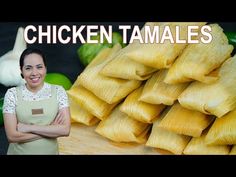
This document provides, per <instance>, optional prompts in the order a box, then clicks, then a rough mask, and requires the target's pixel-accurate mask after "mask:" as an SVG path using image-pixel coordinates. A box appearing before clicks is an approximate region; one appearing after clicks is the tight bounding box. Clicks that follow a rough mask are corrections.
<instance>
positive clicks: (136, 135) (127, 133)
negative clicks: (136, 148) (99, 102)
mask: <svg viewBox="0 0 236 177" xmlns="http://www.w3.org/2000/svg"><path fill="white" fill-rule="evenodd" d="M119 107H120V106H117V107H116V108H115V109H114V110H113V111H112V113H111V114H110V115H109V116H108V117H107V118H106V119H105V120H103V121H101V122H100V123H99V124H98V126H97V127H96V129H95V132H97V133H98V134H100V135H102V136H104V137H106V138H108V139H110V140H112V141H115V142H136V143H145V142H146V141H147V138H148V137H147V136H148V130H149V129H150V125H149V124H145V123H142V122H139V121H137V120H134V119H132V118H130V117H128V115H126V114H125V113H122V112H121V111H120V110H119Z"/></svg>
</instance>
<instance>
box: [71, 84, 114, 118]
mask: <svg viewBox="0 0 236 177" xmlns="http://www.w3.org/2000/svg"><path fill="white" fill-rule="evenodd" d="M67 93H68V95H70V96H71V97H73V98H74V99H76V102H77V104H79V105H80V107H82V108H83V109H85V110H87V111H88V112H89V113H91V114H93V115H94V116H95V117H97V118H99V119H101V120H103V119H104V118H105V117H106V116H107V115H108V114H110V112H111V110H112V109H113V108H114V107H115V106H116V105H117V104H118V102H117V103H113V104H108V103H107V102H105V101H103V100H101V99H99V98H98V97H96V96H95V95H94V94H93V93H92V92H90V91H88V90H87V89H85V88H84V87H82V86H81V85H79V86H77V87H74V88H73V89H70V90H68V91H67Z"/></svg>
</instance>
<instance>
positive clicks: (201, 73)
mask: <svg viewBox="0 0 236 177" xmlns="http://www.w3.org/2000/svg"><path fill="white" fill-rule="evenodd" d="M209 26H210V27H211V29H212V31H211V35H212V41H211V42H210V43H208V44H204V43H202V42H200V43H198V44H189V45H188V46H187V47H186V48H185V49H184V51H183V53H182V54H181V55H180V56H179V57H178V58H177V59H176V61H175V63H174V64H173V65H172V66H171V68H170V69H169V71H168V74H167V76H166V78H165V80H164V82H166V83H169V84H178V83H183V82H189V81H192V80H198V81H200V82H204V83H212V82H215V81H216V80H217V79H218V78H219V76H218V75H217V73H211V72H212V71H213V70H215V69H216V68H218V67H219V66H220V65H221V64H222V63H223V62H224V61H225V60H226V59H228V58H229V57H230V54H231V52H232V51H233V49H234V47H233V46H232V45H229V44H228V39H227V36H226V35H225V34H224V33H223V29H222V28H221V27H220V26H219V25H218V24H211V25H209ZM199 39H200V37H199Z"/></svg>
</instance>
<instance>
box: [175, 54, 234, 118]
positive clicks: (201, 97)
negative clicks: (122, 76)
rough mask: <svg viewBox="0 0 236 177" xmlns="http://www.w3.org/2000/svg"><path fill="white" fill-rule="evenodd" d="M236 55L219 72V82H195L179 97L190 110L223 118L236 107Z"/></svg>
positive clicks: (181, 102) (182, 103)
mask: <svg viewBox="0 0 236 177" xmlns="http://www.w3.org/2000/svg"><path fill="white" fill-rule="evenodd" d="M235 68H236V55H235V56H234V57H232V58H230V59H227V60H226V61H225V62H224V64H223V65H222V66H221V68H220V70H219V76H220V78H219V80H217V81H216V82H214V83H212V84H205V83H201V82H198V81H196V82H193V83H192V84H190V85H189V86H188V88H187V89H185V90H184V91H183V93H182V94H181V95H180V96H179V98H178V100H179V102H180V104H181V105H182V106H184V107H186V108H188V109H193V110H198V111H200V112H202V113H205V114H213V115H215V116H217V117H222V116H223V115H224V114H226V113H228V112H229V111H231V110H233V109H234V108H235V107H236V87H235V83H236V70H235Z"/></svg>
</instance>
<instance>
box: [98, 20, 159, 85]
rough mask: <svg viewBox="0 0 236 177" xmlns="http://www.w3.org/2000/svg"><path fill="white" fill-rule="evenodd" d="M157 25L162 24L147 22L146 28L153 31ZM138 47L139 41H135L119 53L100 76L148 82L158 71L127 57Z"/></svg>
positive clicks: (143, 34)
mask: <svg viewBox="0 0 236 177" xmlns="http://www.w3.org/2000/svg"><path fill="white" fill-rule="evenodd" d="M155 25H160V23H158V22H147V23H145V25H144V26H149V27H150V29H151V30H153V27H154V26H155ZM141 36H142V38H144V36H145V31H144V27H143V28H142V30H141ZM137 45H139V43H138V41H134V42H133V43H130V44H129V45H128V46H126V47H125V48H123V49H121V50H120V51H118V52H117V54H116V55H115V56H114V59H113V60H112V61H110V62H108V63H107V64H106V65H105V66H104V68H103V69H102V70H101V71H100V74H103V75H105V76H110V77H116V78H121V79H128V80H146V79H148V78H149V77H151V75H152V73H153V72H155V71H156V70H157V69H154V68H152V67H148V66H145V65H143V64H141V63H138V62H136V61H134V60H131V59H130V58H129V57H127V56H126V54H127V53H129V52H130V51H132V50H134V49H135V47H136V46H137Z"/></svg>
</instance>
